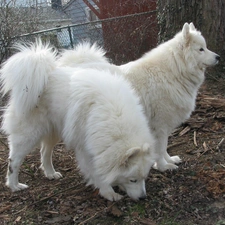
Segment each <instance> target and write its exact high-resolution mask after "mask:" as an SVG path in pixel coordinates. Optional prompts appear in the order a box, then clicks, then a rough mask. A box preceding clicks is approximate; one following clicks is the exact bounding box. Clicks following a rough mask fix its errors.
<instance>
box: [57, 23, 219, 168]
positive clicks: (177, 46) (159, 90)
mask: <svg viewBox="0 0 225 225" xmlns="http://www.w3.org/2000/svg"><path fill="white" fill-rule="evenodd" d="M84 46H85V48H86V54H87V55H89V54H88V50H87V46H86V45H84ZM81 49H82V46H81V45H79V46H78V47H77V49H75V51H74V52H73V51H70V54H66V53H65V52H64V53H63V54H62V56H61V59H60V60H59V61H60V62H61V63H62V64H64V65H65V64H67V62H68V61H71V62H70V63H69V64H68V65H69V66H76V65H75V61H73V65H72V60H73V59H72V55H73V54H77V53H78V52H79V51H80V52H81V51H82V50H81ZM92 50H93V49H92ZM97 52H101V53H102V50H98V49H96V58H94V54H92V59H93V61H92V62H91V63H90V60H88V57H86V60H85V56H84V54H83V56H82V63H83V67H84V68H87V67H95V68H98V69H99V68H100V67H101V68H102V69H105V68H107V69H109V70H111V71H117V72H118V71H119V70H120V72H118V73H120V74H122V76H124V77H125V78H126V79H127V80H128V81H129V82H130V83H131V84H132V86H133V87H134V88H135V90H136V92H137V93H138V95H139V96H140V98H141V102H142V105H143V107H144V109H145V114H146V116H147V118H148V124H149V127H150V129H151V130H152V132H153V134H154V136H155V138H156V153H157V154H158V157H157V158H158V159H157V163H156V164H155V168H157V169H159V170H160V171H164V170H167V169H169V170H172V169H176V168H177V166H176V165H175V164H176V163H179V162H181V159H180V158H179V157H178V156H172V157H171V156H169V154H168V153H167V142H168V136H169V135H170V134H171V132H172V131H173V130H174V129H175V128H176V127H177V126H179V125H180V124H181V123H182V122H184V121H185V120H187V119H188V118H189V117H190V115H191V112H192V111H193V110H194V108H195V99H196V96H197V92H198V89H199V87H200V85H201V84H202V83H203V81H204V73H205V69H206V68H207V67H209V66H213V65H215V64H217V63H218V61H219V59H220V57H219V56H218V55H217V54H216V53H214V52H212V51H209V50H208V49H207V47H206V42H205V39H204V37H203V36H202V35H201V33H200V32H199V31H197V30H196V28H195V27H194V25H193V23H190V24H188V23H185V24H184V26H183V29H182V31H181V32H179V33H178V34H177V35H176V36H175V37H174V38H173V39H171V40H169V41H167V42H165V43H163V44H161V45H159V46H158V47H157V48H155V49H153V50H152V51H150V52H148V53H146V54H145V55H144V56H143V57H141V58H140V59H138V60H136V61H133V62H130V63H127V64H125V65H122V66H115V65H112V64H110V63H108V62H106V63H105V65H103V59H101V61H100V60H99V62H98V58H97V56H99V53H97ZM67 53H68V52H67ZM92 53H93V52H92ZM69 55H70V56H69ZM102 57H103V55H102ZM104 60H105V59H104ZM106 65H108V67H107V66H106Z"/></svg>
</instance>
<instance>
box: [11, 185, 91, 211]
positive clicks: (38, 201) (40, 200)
mask: <svg viewBox="0 0 225 225" xmlns="http://www.w3.org/2000/svg"><path fill="white" fill-rule="evenodd" d="M79 185H80V183H79V184H77V185H75V186H72V187H69V188H66V189H64V190H61V191H59V192H57V193H55V194H52V195H50V196H47V197H43V198H41V199H39V200H37V201H35V202H33V203H31V204H29V205H27V206H25V207H24V208H22V209H21V210H19V211H18V212H16V213H15V214H18V213H20V212H22V211H24V210H26V209H27V207H30V206H32V205H35V204H37V203H40V202H42V201H45V200H48V199H49V198H52V197H54V196H56V195H58V194H61V193H64V192H66V191H68V190H71V189H75V188H76V187H78V186H79ZM85 189H87V186H86V187H85V188H80V189H78V190H76V192H80V191H83V190H85Z"/></svg>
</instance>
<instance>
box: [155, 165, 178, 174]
mask: <svg viewBox="0 0 225 225" xmlns="http://www.w3.org/2000/svg"><path fill="white" fill-rule="evenodd" d="M153 168H154V169H156V170H159V171H161V172H164V171H166V170H175V169H177V168H178V166H176V165H175V164H173V163H166V164H164V165H159V164H157V163H155V164H154V166H153Z"/></svg>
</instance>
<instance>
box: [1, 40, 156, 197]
mask: <svg viewBox="0 0 225 225" xmlns="http://www.w3.org/2000/svg"><path fill="white" fill-rule="evenodd" d="M18 49H19V51H20V52H19V53H17V54H15V55H13V56H12V57H11V58H9V59H8V60H7V61H6V63H5V64H4V65H3V67H2V69H1V70H0V73H1V81H2V92H3V93H4V94H6V93H8V92H10V95H11V96H10V101H9V105H8V107H7V109H6V111H5V113H4V117H3V125H2V128H3V130H4V132H5V133H6V134H7V135H8V141H9V147H10V152H9V165H8V172H7V182H6V184H7V186H8V187H10V188H11V190H12V191H18V190H22V189H25V188H27V187H28V186H27V185H26V184H22V183H19V181H18V173H19V167H20V165H21V163H22V162H23V160H24V157H25V156H26V155H27V154H28V153H29V152H30V151H31V150H32V149H33V148H34V147H35V146H36V145H37V144H38V143H39V142H41V144H42V147H41V162H42V166H41V167H42V168H43V170H44V173H45V176H46V177H48V178H50V179H53V178H55V179H58V178H60V177H61V176H62V175H61V174H60V173H59V172H56V171H55V169H54V167H53V165H52V150H53V147H54V145H55V144H56V143H57V141H58V140H59V139H60V138H62V139H63V140H64V142H65V144H66V146H67V147H68V148H72V149H75V150H76V151H75V152H76V156H77V161H78V164H79V167H80V169H81V172H82V173H83V174H84V177H85V179H86V180H87V182H88V184H90V185H94V187H95V188H99V193H100V194H101V195H102V196H103V197H105V198H106V199H108V200H119V199H120V198H121V197H122V196H121V195H119V194H118V193H115V192H114V190H113V188H112V187H113V186H116V185H118V186H119V187H120V188H121V189H122V190H124V191H126V193H127V194H128V195H129V196H130V197H131V198H133V199H135V200H138V199H143V198H145V197H146V190H145V179H146V177H147V176H148V173H149V170H150V168H151V166H152V165H153V164H154V162H155V157H154V138H153V137H152V135H151V133H150V131H149V128H148V125H147V119H146V118H145V115H144V113H143V109H142V106H141V105H140V103H139V101H140V100H139V98H138V97H137V96H136V95H135V93H134V91H133V90H132V88H131V87H130V85H129V84H128V83H127V82H126V81H125V80H124V78H122V77H118V76H116V75H115V76H113V75H111V74H110V73H109V72H106V71H99V70H94V69H76V68H69V67H68V68H65V67H57V65H56V52H53V51H52V49H51V48H50V47H48V46H43V44H42V43H40V42H39V43H37V44H36V45H31V46H24V45H19V46H18Z"/></svg>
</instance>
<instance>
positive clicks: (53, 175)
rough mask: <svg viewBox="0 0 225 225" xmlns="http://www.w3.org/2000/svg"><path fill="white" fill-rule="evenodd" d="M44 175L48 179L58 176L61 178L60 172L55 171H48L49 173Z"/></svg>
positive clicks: (56, 178)
mask: <svg viewBox="0 0 225 225" xmlns="http://www.w3.org/2000/svg"><path fill="white" fill-rule="evenodd" d="M45 176H46V177H47V178H48V179H49V180H58V179H60V178H62V177H63V176H62V174H61V173H59V172H55V173H49V174H47V173H46V174H45Z"/></svg>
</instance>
